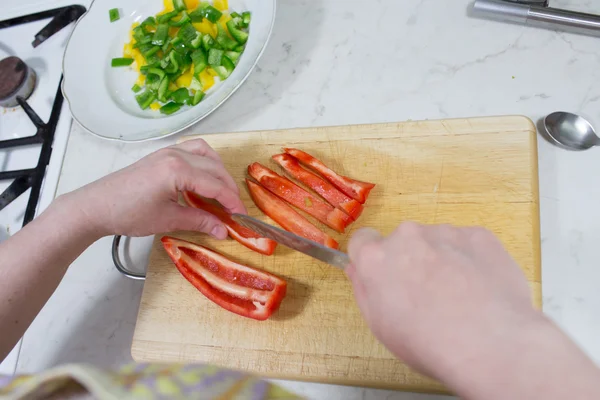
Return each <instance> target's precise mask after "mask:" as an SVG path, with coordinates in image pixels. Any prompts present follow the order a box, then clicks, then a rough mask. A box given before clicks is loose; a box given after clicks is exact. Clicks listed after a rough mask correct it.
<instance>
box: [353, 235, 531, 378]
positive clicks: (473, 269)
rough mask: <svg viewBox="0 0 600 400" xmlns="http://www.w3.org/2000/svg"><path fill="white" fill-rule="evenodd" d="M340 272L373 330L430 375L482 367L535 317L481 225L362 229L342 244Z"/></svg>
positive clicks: (523, 288) (511, 267)
mask: <svg viewBox="0 0 600 400" xmlns="http://www.w3.org/2000/svg"><path fill="white" fill-rule="evenodd" d="M349 253H350V259H351V260H352V266H351V267H350V268H349V270H348V275H349V276H350V279H351V280H352V283H353V286H354V291H355V297H356V300H357V302H358V305H359V307H360V309H361V311H362V313H363V314H364V316H365V318H366V321H367V323H368V324H369V326H370V328H371V329H372V330H373V333H374V334H375V336H376V337H377V338H378V339H379V340H381V342H382V343H383V344H384V345H386V346H387V347H388V348H389V349H390V351H392V352H393V353H394V354H395V355H396V356H398V357H399V358H400V359H402V360H403V361H405V362H407V363H408V364H409V365H411V366H413V367H414V368H416V369H418V370H420V371H421V372H424V373H426V374H428V375H430V376H433V377H436V378H438V379H442V378H446V377H447V376H448V375H449V374H452V371H461V370H462V371H463V374H464V373H465V372H464V371H465V370H466V367H470V368H472V367H475V368H482V366H481V365H473V366H469V365H468V364H469V363H476V362H475V361H476V360H478V359H479V358H480V357H483V358H484V359H485V357H486V356H488V357H493V354H491V353H493V352H494V350H495V349H501V348H502V347H503V346H502V345H501V344H500V343H501V342H502V341H504V342H506V338H508V337H512V336H513V335H514V334H515V333H516V334H518V333H520V332H521V331H520V327H522V326H525V325H527V324H529V323H530V322H531V321H536V320H539V319H540V317H539V314H538V313H537V312H536V311H535V310H534V308H533V307H532V303H531V299H530V292H529V288H528V285H527V281H526V280H525V277H524V276H523V273H522V272H521V270H520V269H519V267H518V266H517V264H516V263H515V261H514V260H513V259H512V258H511V257H510V255H509V254H508V253H507V252H506V250H504V248H503V247H502V244H501V243H500V241H499V240H498V239H496V238H495V237H494V235H493V234H491V233H490V232H488V231H487V230H485V229H483V228H456V227H451V226H447V225H444V226H423V225H419V224H416V223H404V224H402V225H400V227H399V228H398V229H396V231H394V232H393V233H392V234H391V235H390V236H389V237H387V238H383V237H381V236H380V235H379V234H378V233H377V232H375V231H373V230H369V229H364V230H361V231H359V232H357V233H356V234H355V235H354V237H353V238H352V240H351V241H350V245H349Z"/></svg>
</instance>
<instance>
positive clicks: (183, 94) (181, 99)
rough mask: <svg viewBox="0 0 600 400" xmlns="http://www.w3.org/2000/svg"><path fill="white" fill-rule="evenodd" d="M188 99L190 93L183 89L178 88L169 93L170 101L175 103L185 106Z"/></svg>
mask: <svg viewBox="0 0 600 400" xmlns="http://www.w3.org/2000/svg"><path fill="white" fill-rule="evenodd" d="M189 98H190V92H189V90H187V89H185V88H179V89H177V90H176V91H174V92H173V93H171V100H173V101H174V102H175V103H179V104H186V103H187V102H188V99H189Z"/></svg>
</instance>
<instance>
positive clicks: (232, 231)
mask: <svg viewBox="0 0 600 400" xmlns="http://www.w3.org/2000/svg"><path fill="white" fill-rule="evenodd" d="M183 198H184V200H185V202H186V203H187V204H188V205H189V206H191V207H195V208H199V209H201V210H204V211H206V212H209V213H211V214H212V215H214V216H216V217H217V218H219V219H220V220H221V222H222V223H223V224H224V225H225V228H227V232H229V236H231V237H232V238H233V239H235V240H237V241H238V242H239V243H241V244H243V245H244V246H246V247H247V248H249V249H250V250H254V251H256V252H258V253H260V254H264V255H266V256H270V255H271V254H273V252H274V251H275V247H277V242H275V241H274V240H271V239H267V238H263V237H260V236H259V235H258V233H256V232H254V231H253V230H250V229H248V228H246V227H243V226H241V225H240V224H238V223H237V222H235V221H234V220H233V219H232V218H231V214H229V213H228V212H227V211H226V210H225V209H223V208H222V207H220V206H218V205H216V204H212V203H209V202H207V201H205V200H204V199H202V198H201V197H200V196H198V195H197V194H195V193H192V192H184V193H183Z"/></svg>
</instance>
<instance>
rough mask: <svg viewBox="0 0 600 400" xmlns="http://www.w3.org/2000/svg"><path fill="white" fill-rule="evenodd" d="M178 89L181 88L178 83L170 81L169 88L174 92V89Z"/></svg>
mask: <svg viewBox="0 0 600 400" xmlns="http://www.w3.org/2000/svg"><path fill="white" fill-rule="evenodd" d="M177 89H179V88H178V87H177V85H176V84H174V83H173V82H171V83H169V90H170V91H171V92H174V91H176V90H177Z"/></svg>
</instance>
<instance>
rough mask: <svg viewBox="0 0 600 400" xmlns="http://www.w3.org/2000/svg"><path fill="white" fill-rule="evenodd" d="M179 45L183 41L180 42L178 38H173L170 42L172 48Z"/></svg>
mask: <svg viewBox="0 0 600 400" xmlns="http://www.w3.org/2000/svg"><path fill="white" fill-rule="evenodd" d="M180 43H183V40H181V38H180V37H174V38H173V39H172V40H171V44H172V45H173V46H177V45H178V44H180Z"/></svg>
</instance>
